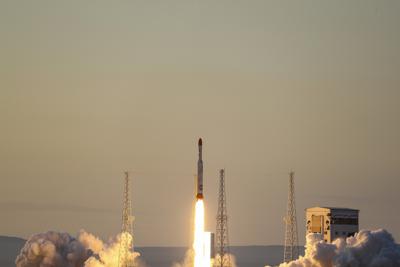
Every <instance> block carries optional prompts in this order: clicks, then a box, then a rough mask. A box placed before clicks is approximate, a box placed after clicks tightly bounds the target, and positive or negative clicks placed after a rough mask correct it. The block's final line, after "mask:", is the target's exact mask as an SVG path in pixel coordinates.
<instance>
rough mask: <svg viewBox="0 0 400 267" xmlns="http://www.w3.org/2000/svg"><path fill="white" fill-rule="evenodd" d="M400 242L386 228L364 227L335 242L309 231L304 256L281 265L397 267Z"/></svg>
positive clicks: (298, 266) (283, 266)
mask: <svg viewBox="0 0 400 267" xmlns="http://www.w3.org/2000/svg"><path fill="white" fill-rule="evenodd" d="M397 266H400V246H399V245H398V244H396V243H395V241H394V239H393V237H392V235H391V234H390V233H388V232H387V231H386V230H383V229H380V230H375V231H369V230H361V231H360V232H359V233H357V234H356V235H355V236H354V237H348V238H346V239H342V238H340V239H337V240H335V241H334V242H333V243H326V242H324V241H323V240H321V236H320V235H319V234H309V235H307V240H306V251H305V255H304V257H299V259H297V260H295V261H291V262H288V263H282V264H281V265H279V267H397Z"/></svg>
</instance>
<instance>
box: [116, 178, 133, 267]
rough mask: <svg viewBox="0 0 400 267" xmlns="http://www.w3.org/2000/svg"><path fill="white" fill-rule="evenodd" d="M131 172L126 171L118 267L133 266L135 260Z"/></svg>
mask: <svg viewBox="0 0 400 267" xmlns="http://www.w3.org/2000/svg"><path fill="white" fill-rule="evenodd" d="M130 190H131V188H130V180H129V173H128V172H125V184H124V197H123V209H122V229H121V241H120V248H119V254H118V267H132V266H134V264H133V260H132V259H131V258H130V257H129V255H130V254H131V253H132V252H133V216H132V200H131V192H130Z"/></svg>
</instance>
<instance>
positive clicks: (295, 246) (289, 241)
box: [283, 172, 299, 262]
mask: <svg viewBox="0 0 400 267" xmlns="http://www.w3.org/2000/svg"><path fill="white" fill-rule="evenodd" d="M284 222H285V228H286V229H285V250H284V256H283V261H284V262H288V261H292V260H295V259H297V258H298V257H299V243H298V235H297V219H296V204H295V197H294V172H290V176H289V195H288V203H287V213H286V216H285V218H284Z"/></svg>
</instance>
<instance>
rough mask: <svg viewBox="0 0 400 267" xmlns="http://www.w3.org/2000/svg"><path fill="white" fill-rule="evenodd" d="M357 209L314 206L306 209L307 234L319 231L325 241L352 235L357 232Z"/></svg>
mask: <svg viewBox="0 0 400 267" xmlns="http://www.w3.org/2000/svg"><path fill="white" fill-rule="evenodd" d="M358 213H359V210H355V209H346V208H329V207H314V208H308V209H306V228H307V234H309V233H320V234H322V236H323V239H324V240H325V242H329V243H330V242H332V241H334V240H335V239H336V238H339V237H349V236H353V235H354V234H355V233H356V232H358Z"/></svg>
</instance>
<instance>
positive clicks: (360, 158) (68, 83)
mask: <svg viewBox="0 0 400 267" xmlns="http://www.w3.org/2000/svg"><path fill="white" fill-rule="evenodd" d="M399 14H400V1H395V0H393V1H364V0H363V1H347V0H346V1H290V2H289V1H274V2H273V1H179V2H176V1H52V0H51V1H50V0H49V1H14V0H10V1H5V0H2V1H1V2H0V36H1V37H0V38H1V41H0V122H1V134H0V137H1V138H0V181H1V183H0V213H1V216H0V235H14V236H22V237H28V236H29V235H31V234H33V233H36V232H41V231H46V230H50V229H51V230H61V231H68V232H70V233H72V234H74V233H77V232H78V231H79V230H80V229H82V228H83V229H85V230H87V231H89V232H92V233H94V234H96V235H99V236H101V237H103V238H108V237H109V236H112V235H114V234H116V233H118V231H119V230H120V227H121V207H122V190H123V177H124V175H123V171H124V170H126V169H128V170H131V171H133V175H134V181H133V209H134V214H135V217H136V221H135V232H134V234H135V238H136V245H138V246H143V245H188V244H189V241H190V238H191V230H190V227H191V216H192V209H193V199H194V176H193V175H194V174H195V172H196V166H197V165H196V163H197V147H196V145H197V138H198V137H200V136H201V137H203V140H204V145H203V156H204V172H205V174H204V179H205V181H204V185H205V202H206V226H207V229H208V230H211V231H215V215H216V205H217V203H216V201H217V189H218V188H217V181H218V170H219V168H225V169H226V179H227V199H228V203H227V205H228V213H229V234H230V241H231V244H233V245H242V244H281V243H283V240H284V225H283V219H282V218H283V216H284V213H285V209H286V200H287V191H288V185H287V184H288V173H289V172H290V170H294V171H295V172H296V201H297V212H298V220H299V236H300V241H301V243H302V242H304V233H305V226H304V225H305V224H304V217H305V216H304V209H305V208H307V207H310V206H318V205H321V206H344V207H350V208H358V209H360V210H361V212H360V223H361V228H373V229H375V228H380V227H384V228H386V229H388V230H389V231H390V232H392V233H393V234H394V236H395V237H396V239H397V241H399V240H400V214H399V212H398V207H397V203H398V202H399V194H398V190H399V187H400V181H399V180H400V174H399V166H400V156H399V153H400V152H399V151H400V119H399V117H400V104H399V100H400V50H399V48H400V30H399V25H400V16H399Z"/></svg>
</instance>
